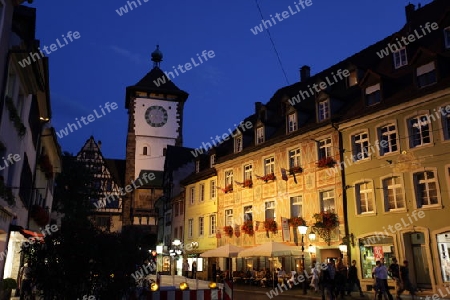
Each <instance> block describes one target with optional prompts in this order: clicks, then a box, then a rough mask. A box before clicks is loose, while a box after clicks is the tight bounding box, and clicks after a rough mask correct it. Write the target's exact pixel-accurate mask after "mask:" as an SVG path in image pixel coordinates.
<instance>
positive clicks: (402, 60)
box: [392, 47, 408, 69]
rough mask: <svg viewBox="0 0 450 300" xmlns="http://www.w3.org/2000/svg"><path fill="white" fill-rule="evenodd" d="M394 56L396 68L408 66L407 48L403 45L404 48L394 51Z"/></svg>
mask: <svg viewBox="0 0 450 300" xmlns="http://www.w3.org/2000/svg"><path fill="white" fill-rule="evenodd" d="M392 56H393V58H394V67H395V68H396V69H398V68H401V67H403V66H406V65H407V64H408V58H407V55H406V48H404V47H403V48H402V49H400V50H398V51H395V52H394V53H392Z"/></svg>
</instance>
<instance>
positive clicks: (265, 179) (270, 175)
mask: <svg viewBox="0 0 450 300" xmlns="http://www.w3.org/2000/svg"><path fill="white" fill-rule="evenodd" d="M259 179H261V180H263V181H265V182H267V181H269V180H275V179H277V178H276V177H275V174H273V173H270V174H267V175H265V176H262V177H260V178H259Z"/></svg>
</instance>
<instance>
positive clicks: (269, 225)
mask: <svg viewBox="0 0 450 300" xmlns="http://www.w3.org/2000/svg"><path fill="white" fill-rule="evenodd" d="M264 229H266V231H270V232H272V233H277V232H278V225H277V222H276V221H275V220H274V219H267V220H265V221H264Z"/></svg>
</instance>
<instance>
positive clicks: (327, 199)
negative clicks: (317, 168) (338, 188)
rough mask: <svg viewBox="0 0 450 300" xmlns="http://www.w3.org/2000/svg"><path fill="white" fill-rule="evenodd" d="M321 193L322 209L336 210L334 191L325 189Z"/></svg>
mask: <svg viewBox="0 0 450 300" xmlns="http://www.w3.org/2000/svg"><path fill="white" fill-rule="evenodd" d="M319 195H320V210H323V211H334V210H335V206H334V191H333V190H329V191H323V192H320V193H319Z"/></svg>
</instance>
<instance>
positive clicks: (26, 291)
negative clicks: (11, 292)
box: [19, 261, 32, 299]
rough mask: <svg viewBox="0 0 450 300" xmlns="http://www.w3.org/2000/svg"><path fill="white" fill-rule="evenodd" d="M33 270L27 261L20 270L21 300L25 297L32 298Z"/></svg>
mask: <svg viewBox="0 0 450 300" xmlns="http://www.w3.org/2000/svg"><path fill="white" fill-rule="evenodd" d="M31 282H32V278H31V268H30V266H29V264H28V261H25V263H24V265H23V266H22V267H21V268H20V270H19V289H20V299H24V298H25V297H31V292H32V286H31Z"/></svg>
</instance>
